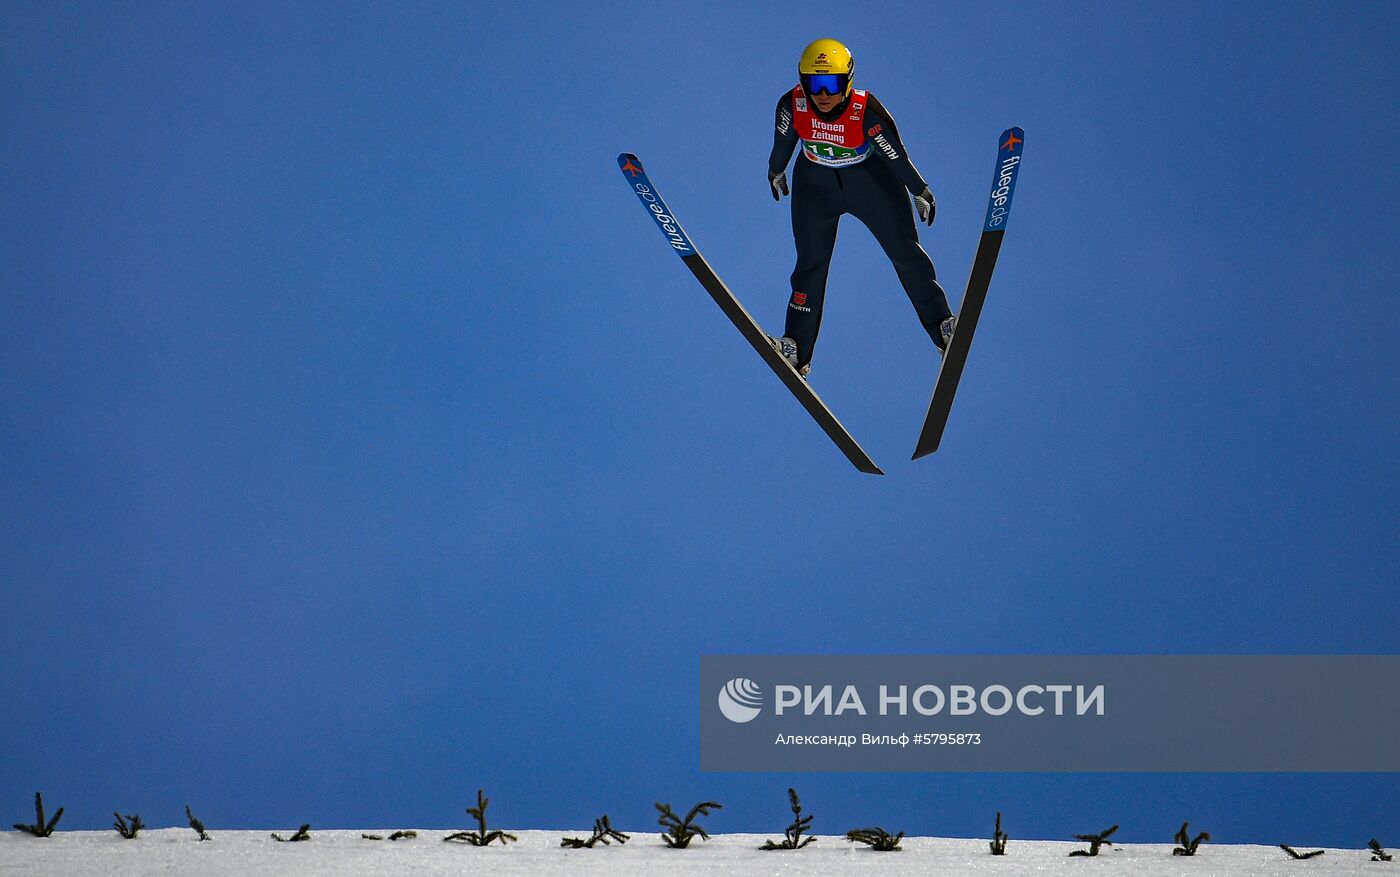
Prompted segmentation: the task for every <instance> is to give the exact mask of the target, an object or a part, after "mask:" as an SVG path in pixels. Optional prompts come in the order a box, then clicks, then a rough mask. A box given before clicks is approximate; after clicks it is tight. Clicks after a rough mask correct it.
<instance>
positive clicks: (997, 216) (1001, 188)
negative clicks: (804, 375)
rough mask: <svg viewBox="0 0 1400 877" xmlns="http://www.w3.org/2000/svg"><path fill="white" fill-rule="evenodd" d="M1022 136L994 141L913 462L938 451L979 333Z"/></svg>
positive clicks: (1009, 133)
mask: <svg viewBox="0 0 1400 877" xmlns="http://www.w3.org/2000/svg"><path fill="white" fill-rule="evenodd" d="M1025 134H1026V132H1025V131H1022V130H1021V129H1020V128H1008V129H1006V130H1005V131H1003V132H1002V133H1001V137H1000V138H999V139H998V140H997V169H996V176H995V177H993V179H992V194H991V197H990V199H989V201H988V204H987V218H986V221H985V222H984V223H983V225H982V237H981V239H979V240H978V242H977V255H976V257H975V258H974V259H973V260H972V273H970V274H969V275H968V277H967V289H966V291H964V292H963V300H962V309H961V310H959V311H958V327H957V331H955V332H954V333H953V340H952V341H950V342H949V343H948V350H947V351H946V352H945V353H944V354H943V364H942V365H940V366H939V368H938V381H937V383H936V384H935V385H934V388H933V398H932V399H930V400H929V403H928V415H927V416H926V417H925V418H924V427H923V429H922V430H921V431H920V432H919V442H918V444H917V445H916V446H915V448H914V457H913V459H915V460H917V459H919V458H920V457H923V456H927V455H928V454H932V453H933V452H934V451H936V450H938V445H939V443H940V442H942V441H943V430H944V428H945V427H947V425H948V415H949V414H950V413H951V412H952V410H953V396H954V395H955V394H956V393H957V392H958V381H959V380H961V379H962V373H963V366H965V365H967V354H968V351H970V350H971V349H972V336H973V333H974V332H976V331H977V318H978V317H980V316H981V315H982V303H983V302H985V301H986V300H987V288H988V287H989V286H991V283H992V271H993V269H995V268H996V266H997V254H998V253H999V252H1001V239H1002V236H1003V235H1004V234H1006V222H1007V220H1008V219H1010V218H1011V196H1012V195H1013V194H1014V193H1015V191H1016V174H1017V173H1018V172H1019V171H1020V169H1021V144H1022V143H1023V142H1024V140H1025Z"/></svg>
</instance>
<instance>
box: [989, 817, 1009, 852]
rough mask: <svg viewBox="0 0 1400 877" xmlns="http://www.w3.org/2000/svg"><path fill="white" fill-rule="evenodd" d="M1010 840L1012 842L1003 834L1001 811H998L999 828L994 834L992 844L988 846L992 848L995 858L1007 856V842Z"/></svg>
mask: <svg viewBox="0 0 1400 877" xmlns="http://www.w3.org/2000/svg"><path fill="white" fill-rule="evenodd" d="M1008 840H1010V838H1008V837H1007V836H1006V834H1005V832H1003V831H1002V830H1001V811H1000V810H998V811H997V827H996V830H995V831H994V832H993V833H992V840H991V842H990V843H989V844H987V846H989V847H991V848H992V855H994V856H1004V855H1006V842H1007V841H1008Z"/></svg>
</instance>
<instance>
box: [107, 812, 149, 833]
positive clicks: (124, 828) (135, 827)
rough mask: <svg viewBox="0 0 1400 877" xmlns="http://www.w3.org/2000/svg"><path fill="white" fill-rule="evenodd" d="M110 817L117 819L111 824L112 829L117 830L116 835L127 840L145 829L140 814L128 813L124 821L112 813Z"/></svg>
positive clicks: (118, 814) (118, 815) (120, 816)
mask: <svg viewBox="0 0 1400 877" xmlns="http://www.w3.org/2000/svg"><path fill="white" fill-rule="evenodd" d="M112 815H113V816H115V817H117V821H116V822H113V823H112V827H113V828H115V829H116V830H117V834H120V835H121V836H122V837H124V838H126V839H127V840H131V839H133V838H135V837H136V833H137V832H139V831H140V830H141V829H143V828H145V827H146V825H145V823H143V822H142V821H141V814H140V813H136V814H131V813H128V814H127V815H126V819H123V818H122V815H121V814H120V813H113V814H112ZM128 820H130V821H128Z"/></svg>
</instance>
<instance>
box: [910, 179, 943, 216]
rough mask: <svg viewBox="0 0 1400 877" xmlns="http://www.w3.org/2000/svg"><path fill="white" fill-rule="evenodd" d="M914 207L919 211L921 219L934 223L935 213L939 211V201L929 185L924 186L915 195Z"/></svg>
mask: <svg viewBox="0 0 1400 877" xmlns="http://www.w3.org/2000/svg"><path fill="white" fill-rule="evenodd" d="M914 209H915V210H917V211H919V219H920V220H922V221H923V222H926V223H928V224H929V225H933V215H934V214H935V213H937V212H938V202H937V201H936V200H934V197H933V193H932V192H930V191H929V189H928V186H924V190H923V191H922V192H920V193H919V194H917V195H915V196H914Z"/></svg>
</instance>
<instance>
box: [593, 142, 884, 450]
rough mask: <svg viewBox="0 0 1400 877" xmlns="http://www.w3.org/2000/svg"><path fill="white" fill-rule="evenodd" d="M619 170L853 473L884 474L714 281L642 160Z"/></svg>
mask: <svg viewBox="0 0 1400 877" xmlns="http://www.w3.org/2000/svg"><path fill="white" fill-rule="evenodd" d="M617 164H618V167H620V168H621V169H622V173H623V176H625V177H626V178H627V182H628V184H629V185H630V186H632V191H633V193H634V194H635V195H636V196H637V197H638V198H639V199H641V202H642V206H643V207H645V208H646V209H647V213H648V214H650V216H651V218H652V219H653V220H655V222H656V224H657V225H658V226H659V227H660V229H661V233H662V234H663V235H664V236H665V237H666V241H667V243H669V244H670V245H671V249H673V250H675V251H676V254H677V255H678V256H680V257H681V261H682V262H684V263H685V266H686V267H687V268H689V269H690V272H691V273H692V274H694V275H695V279H696V280H698V281H700V285H701V286H703V287H704V288H705V291H706V292H708V293H709V294H710V297H711V298H713V299H714V300H715V304H717V305H719V307H720V310H722V311H724V315H725V316H726V317H728V318H729V321H730V322H731V323H733V324H734V328H736V329H738V330H739V332H740V334H742V335H743V336H744V338H745V339H746V340H747V341H748V342H749V344H750V346H752V347H753V349H754V350H755V351H757V353H758V355H759V356H761V357H763V361H764V362H766V363H768V367H769V368H771V369H772V370H773V373H774V374H775V375H777V376H778V379H779V380H781V381H782V382H783V386H785V387H787V388H788V390H789V391H791V393H792V395H793V396H794V397H796V399H797V401H798V402H800V403H802V407H803V408H805V409H807V413H808V414H810V415H811V416H812V419H813V420H815V421H816V422H817V424H818V425H819V426H820V427H821V428H822V429H823V430H824V431H825V432H826V434H827V435H828V436H829V437H830V438H831V440H832V442H834V443H835V444H836V447H838V448H840V449H841V452H842V453H843V454H845V455H846V458H847V459H848V460H850V461H851V464H852V465H854V466H855V467H856V468H857V469H859V470H860V471H862V472H865V473H867V474H870V475H883V474H885V473H884V472H882V471H880V467H879V466H876V465H875V461H874V460H872V459H870V455H869V454H867V453H866V452H865V450H864V449H863V448H862V447H861V446H860V443H859V442H857V441H856V440H855V438H854V437H853V436H852V435H851V434H850V432H849V431H847V429H846V427H844V426H842V425H841V421H839V420H837V419H836V415H834V414H832V413H831V409H830V408H828V407H826V403H825V402H823V401H822V400H821V397H820V396H818V395H817V394H816V393H815V392H814V391H813V390H812V388H811V386H810V385H809V384H808V383H807V382H806V381H805V380H803V379H802V376H801V375H799V374H798V373H797V371H796V370H795V369H794V368H793V367H792V365H791V363H789V362H788V361H787V360H786V359H784V358H783V357H782V356H781V355H779V353H778V352H777V351H776V350H774V349H773V345H772V344H770V343H769V342H768V336H767V335H765V334H764V332H763V330H762V329H761V328H760V327H759V325H758V323H756V322H755V321H754V318H753V317H751V316H749V312H748V311H747V310H745V309H744V306H743V304H741V303H740V302H739V299H737V298H735V297H734V293H733V292H730V290H729V287H728V286H726V285H725V283H724V281H723V280H721V279H720V278H719V275H718V274H716V273H715V270H714V269H713V268H711V267H710V263H708V262H706V261H705V257H704V256H702V255H700V251H699V250H698V249H696V248H695V244H694V243H692V242H691V240H690V238H689V236H687V235H686V233H685V230H684V229H683V228H681V224H680V223H679V222H677V221H676V218H675V215H674V214H672V213H671V210H670V208H669V207H667V206H666V202H665V201H663V200H662V199H661V195H660V194H659V193H658V192H657V191H656V187H655V186H654V185H653V184H652V182H651V180H650V179H649V178H648V177H647V174H646V170H645V169H643V167H642V162H641V159H639V158H637V156H635V155H633V154H632V153H630V152H624V153H622V154H621V155H619V156H618V157H617Z"/></svg>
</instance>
